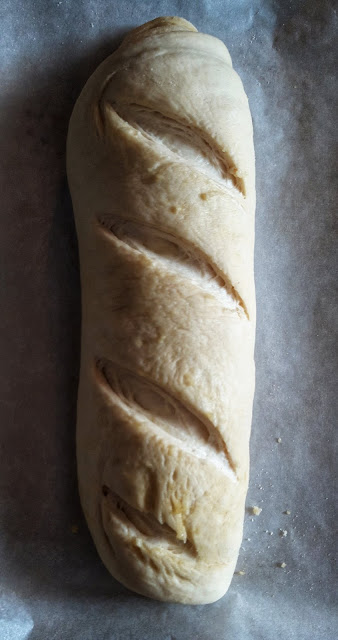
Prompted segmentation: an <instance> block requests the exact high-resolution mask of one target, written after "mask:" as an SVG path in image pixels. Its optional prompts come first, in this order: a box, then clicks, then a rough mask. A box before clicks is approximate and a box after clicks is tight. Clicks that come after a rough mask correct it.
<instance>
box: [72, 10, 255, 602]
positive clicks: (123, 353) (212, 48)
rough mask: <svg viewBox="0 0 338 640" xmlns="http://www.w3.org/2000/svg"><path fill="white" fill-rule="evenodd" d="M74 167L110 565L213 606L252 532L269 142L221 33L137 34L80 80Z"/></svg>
mask: <svg viewBox="0 0 338 640" xmlns="http://www.w3.org/2000/svg"><path fill="white" fill-rule="evenodd" d="M67 163H68V177H69V184H70V189H71V195H72V200H73V206H74V211H75V218H76V227H77V233H78V239H79V250H80V263H81V282H82V352H81V372H80V383H79V395H78V422H77V459H78V477H79V487H80V495H81V501H82V505H83V510H84V513H85V516H86V519H87V522H88V526H89V529H90V531H91V533H92V536H93V538H94V541H95V544H96V547H97V549H98V552H99V554H100V556H101V558H102V560H103V562H104V563H105V565H106V567H107V568H108V569H109V571H110V572H111V573H112V575H113V576H115V577H116V578H117V579H118V580H120V581H121V582H122V583H123V584H124V585H126V586H127V587H129V588H130V589H133V590H135V591H137V592H139V593H142V594H144V595H147V596H150V597H152V598H157V599H159V600H167V601H174V602H183V603H191V604H194V603H207V602H213V601H215V600H217V599H218V598H220V597H221V596H222V595H223V594H224V593H225V592H226V590H227V589H228V586H229V583H230V581H231V578H232V575H233V571H234V568H235V564H236V559H237V554H238V550H239V547H240V543H241V538H242V527H243V515H244V502H245V495H246V491H247V483H248V468H249V434H250V424H251V413H252V400H253V393H254V360H253V351H254V332H255V298H254V279H253V249H254V207H255V187H254V151H253V141H252V123H251V117H250V112H249V107H248V101H247V97H246V95H245V92H244V90H243V86H242V83H241V81H240V79H239V77H238V75H237V74H236V73H235V71H234V70H233V69H232V64H231V59H230V56H229V53H228V51H227V49H226V47H225V46H224V44H223V43H222V42H220V41H219V40H217V39H215V38H213V37H211V36H209V35H205V34H202V33H198V32H197V31H196V29H195V27H194V26H193V25H192V24H190V23H189V22H187V21H186V20H183V19H181V18H158V19H157V20H154V21H152V22H149V23H147V24H145V25H143V26H142V27H140V28H138V29H135V30H134V31H131V33H129V35H128V36H127V37H126V38H125V40H124V41H123V43H122V45H121V46H120V48H119V49H118V50H117V51H116V52H115V53H113V55H111V56H110V57H109V58H108V59H107V60H105V62H103V63H102V64H101V65H100V66H99V68H98V69H97V70H96V71H95V73H94V74H93V75H92V76H91V78H90V79H89V81H88V82H87V84H86V86H85V88H84V89H83V91H82V93H81V95H80V97H79V99H78V101H77V103H76V105H75V108H74V112H73V115H72V118H71V122H70V127H69V137H68V158H67Z"/></svg>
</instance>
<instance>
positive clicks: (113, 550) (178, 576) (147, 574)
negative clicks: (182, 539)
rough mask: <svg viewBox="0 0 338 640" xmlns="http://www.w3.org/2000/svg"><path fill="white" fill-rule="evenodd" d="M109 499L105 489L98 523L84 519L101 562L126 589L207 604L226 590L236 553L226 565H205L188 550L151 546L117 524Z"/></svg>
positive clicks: (157, 597)
mask: <svg viewBox="0 0 338 640" xmlns="http://www.w3.org/2000/svg"><path fill="white" fill-rule="evenodd" d="M110 499H111V496H110V495H109V492H107V493H106V494H105V495H104V496H103V498H102V503H101V505H100V511H101V520H100V521H101V527H100V528H98V526H97V524H98V522H97V519H96V520H95V521H91V519H90V518H88V517H87V522H88V524H89V527H90V529H91V533H92V536H93V538H94V541H95V545H96V548H97V550H98V553H99V555H100V558H101V560H102V562H103V564H104V565H105V567H106V569H107V570H108V571H109V572H110V574H111V575H112V576H113V577H114V578H116V579H117V580H118V581H119V582H120V583H121V584H123V585H124V586H125V587H126V588H127V589H130V590H131V591H134V592H136V593H138V594H140V595H142V596H145V597H148V598H152V599H154V600H158V601H161V602H170V603H177V604H189V605H203V604H211V603H213V602H216V601H217V600H219V599H220V598H222V597H223V596H224V595H225V594H226V592H227V591H228V588H229V586H230V583H231V580H232V577H233V573H234V570H235V565H236V561H237V555H236V557H235V558H234V559H233V560H232V561H231V563H229V564H228V565H223V564H222V565H207V564H206V563H204V562H201V561H199V559H198V558H194V557H190V555H189V551H188V552H183V553H182V554H181V553H180V552H178V551H177V550H176V549H175V551H174V552H172V551H171V549H170V548H167V547H166V546H162V545H161V544H159V545H157V546H156V548H151V546H150V545H147V543H146V542H145V541H144V539H143V537H142V535H141V536H135V535H134V534H133V532H131V531H128V527H127V525H126V523H124V525H122V526H121V527H119V526H117V523H116V521H115V522H114V517H113V516H112V512H110V513H108V512H107V510H106V506H105V504H104V503H107V502H108V503H109V501H110ZM173 546H175V542H174V543H173Z"/></svg>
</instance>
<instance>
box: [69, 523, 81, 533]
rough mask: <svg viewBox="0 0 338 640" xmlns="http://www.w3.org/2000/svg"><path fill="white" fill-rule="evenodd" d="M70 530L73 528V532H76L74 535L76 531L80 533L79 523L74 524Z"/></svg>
mask: <svg viewBox="0 0 338 640" xmlns="http://www.w3.org/2000/svg"><path fill="white" fill-rule="evenodd" d="M70 530H71V532H72V533H74V535H75V534H76V533H79V525H78V524H72V526H71V528H70Z"/></svg>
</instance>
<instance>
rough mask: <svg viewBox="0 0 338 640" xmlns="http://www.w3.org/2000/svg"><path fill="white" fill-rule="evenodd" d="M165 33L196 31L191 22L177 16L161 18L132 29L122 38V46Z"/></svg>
mask: <svg viewBox="0 0 338 640" xmlns="http://www.w3.org/2000/svg"><path fill="white" fill-rule="evenodd" d="M167 31H195V32H196V31H197V29H196V27H194V25H193V24H191V22H189V21H188V20H185V19H184V18H179V17H177V16H161V17H159V18H155V19H154V20H150V21H149V22H146V23H145V24H142V25H140V26H139V27H136V28H135V29H132V31H130V32H129V33H128V34H127V35H126V36H125V38H124V40H123V44H130V43H132V42H136V41H137V40H140V39H143V38H144V37H145V36H147V35H150V34H151V35H156V34H159V33H166V32H167Z"/></svg>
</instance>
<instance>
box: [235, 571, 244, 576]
mask: <svg viewBox="0 0 338 640" xmlns="http://www.w3.org/2000/svg"><path fill="white" fill-rule="evenodd" d="M236 576H245V571H242V570H241V571H236Z"/></svg>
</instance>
